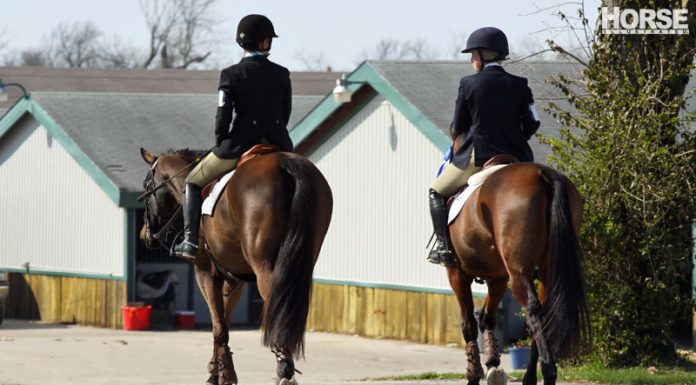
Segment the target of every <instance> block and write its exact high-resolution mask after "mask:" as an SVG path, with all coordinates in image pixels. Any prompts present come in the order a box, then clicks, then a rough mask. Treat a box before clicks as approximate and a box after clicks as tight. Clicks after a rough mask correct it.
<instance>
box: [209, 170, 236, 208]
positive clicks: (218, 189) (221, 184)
mask: <svg viewBox="0 0 696 385" xmlns="http://www.w3.org/2000/svg"><path fill="white" fill-rule="evenodd" d="M232 174H234V170H232V171H230V172H228V173H227V174H225V176H223V177H222V178H220V181H218V182H217V183H216V184H215V186H213V189H212V190H210V194H209V195H208V197H207V198H205V200H204V201H203V206H201V214H204V215H210V216H212V215H213V211H214V210H215V204H216V203H217V201H218V199H219V198H220V193H222V190H224V189H225V186H227V182H229V181H230V178H232Z"/></svg>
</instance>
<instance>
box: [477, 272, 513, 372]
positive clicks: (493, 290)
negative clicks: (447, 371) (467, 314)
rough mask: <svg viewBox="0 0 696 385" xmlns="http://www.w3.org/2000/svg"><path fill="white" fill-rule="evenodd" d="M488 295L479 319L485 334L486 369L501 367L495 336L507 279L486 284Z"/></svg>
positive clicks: (484, 354) (484, 353)
mask: <svg viewBox="0 0 696 385" xmlns="http://www.w3.org/2000/svg"><path fill="white" fill-rule="evenodd" d="M486 284H487V286H488V295H487V296H486V302H485V303H484V305H483V309H482V311H481V315H480V317H479V320H478V321H479V330H481V333H483V363H484V365H486V368H488V369H490V368H493V367H496V368H497V367H498V366H500V352H499V347H498V338H497V337H496V336H495V327H496V319H497V314H498V305H500V301H502V300H503V296H505V289H506V287H507V278H499V279H492V280H488V281H487V282H486Z"/></svg>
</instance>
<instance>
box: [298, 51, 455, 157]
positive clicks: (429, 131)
mask: <svg viewBox="0 0 696 385" xmlns="http://www.w3.org/2000/svg"><path fill="white" fill-rule="evenodd" d="M347 79H348V80H349V81H350V82H354V83H353V84H349V86H348V87H349V88H350V90H351V91H352V92H353V93H356V92H358V91H359V90H360V89H361V88H362V87H365V86H369V87H370V88H372V89H374V90H375V91H376V92H378V93H379V94H380V95H382V96H383V97H384V98H385V99H386V100H388V101H389V102H390V103H391V104H392V105H394V107H396V108H397V110H399V112H400V113H401V114H403V115H404V116H405V117H406V119H408V120H409V121H410V122H411V123H412V124H413V125H414V126H415V127H417V128H418V130H419V131H421V132H422V133H423V134H424V135H425V136H426V137H428V139H429V140H430V141H431V142H432V143H433V144H434V145H435V146H437V147H438V148H440V149H441V150H443V151H444V150H445V149H446V148H447V147H449V145H450V140H449V138H448V137H447V136H446V135H445V134H444V133H443V132H442V131H441V130H440V129H438V127H437V126H436V125H435V124H434V123H433V122H432V120H430V119H428V118H427V117H426V116H425V115H423V113H422V112H421V111H420V110H419V109H418V108H416V106H415V105H414V104H413V103H412V102H411V101H410V100H409V99H408V98H406V97H405V96H404V95H402V94H401V92H400V90H398V89H397V88H395V87H394V86H393V85H392V84H391V83H390V82H389V81H388V80H387V79H386V78H385V77H384V76H383V75H382V74H381V73H380V72H379V71H377V69H376V68H375V66H374V65H373V63H372V62H369V61H366V62H363V63H362V64H360V66H358V68H357V69H356V70H355V71H353V72H352V73H351V74H350V75H349V76H348V77H347ZM351 104H352V106H348V107H346V106H342V105H341V104H339V103H337V102H336V101H334V99H333V96H332V94H329V95H327V96H326V97H325V98H324V100H322V101H321V102H320V103H319V104H318V105H317V106H316V107H315V108H314V109H313V110H312V111H310V112H309V113H308V114H307V115H305V117H304V118H303V119H302V120H301V121H300V122H299V123H298V124H297V125H296V126H295V128H294V129H293V130H292V131H291V132H290V137H291V139H292V141H293V143H294V144H295V146H298V145H299V144H301V143H302V142H303V141H304V140H306V139H307V138H308V137H309V136H310V135H311V134H312V133H313V132H314V130H315V129H316V128H317V127H319V126H320V125H321V123H322V122H324V121H326V120H328V119H330V118H331V117H332V116H334V115H335V114H337V113H339V111H340V109H342V108H359V106H360V105H361V104H360V103H356V102H351ZM339 124H342V123H339Z"/></svg>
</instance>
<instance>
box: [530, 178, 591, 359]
mask: <svg viewBox="0 0 696 385" xmlns="http://www.w3.org/2000/svg"><path fill="white" fill-rule="evenodd" d="M542 175H543V178H544V180H545V181H546V183H547V184H548V191H549V241H548V256H549V271H548V287H547V298H546V302H545V303H544V305H543V317H542V320H543V321H542V329H543V332H544V335H545V336H546V340H547V341H548V344H549V348H550V349H551V351H552V353H553V354H554V355H555V356H556V357H560V358H563V357H569V356H571V355H574V354H576V353H579V352H581V351H584V350H585V348H587V347H588V346H589V344H590V340H591V334H590V318H589V310H588V306H587V296H586V294H585V281H584V278H583V274H582V266H581V262H582V250H581V248H580V244H579V242H578V238H577V236H576V235H575V231H574V229H573V222H572V215H571V209H570V200H569V198H568V190H567V187H566V181H565V180H564V178H563V176H562V175H561V174H560V173H558V172H557V171H555V170H551V169H542Z"/></svg>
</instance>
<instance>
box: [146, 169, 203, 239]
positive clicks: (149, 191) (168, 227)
mask: <svg viewBox="0 0 696 385" xmlns="http://www.w3.org/2000/svg"><path fill="white" fill-rule="evenodd" d="M199 159H200V158H197V159H195V160H193V161H192V162H191V163H189V164H187V165H186V166H184V167H183V168H181V169H180V170H179V171H177V172H176V173H175V174H174V175H172V176H171V177H169V178H167V179H165V178H163V177H162V176H159V178H160V179H162V182H161V183H160V184H156V183H155V176H157V171H156V167H157V163H158V162H159V160H160V158H157V160H155V161H154V162H153V163H152V166H150V171H148V173H147V176H146V177H145V192H144V193H142V194H141V195H140V196H139V197H138V201H141V202H144V203H145V217H144V221H145V229H146V231H147V234H148V235H150V234H151V236H152V238H154V239H156V240H157V241H159V242H160V244H162V245H163V246H165V247H166V248H168V249H171V248H172V247H173V246H174V241H175V240H176V236H177V235H178V233H179V232H175V231H174V229H173V226H174V224H175V223H176V222H177V221H178V219H179V218H180V217H181V214H182V209H183V206H182V205H181V204H179V207H178V208H177V209H176V211H175V212H174V214H173V215H172V216H171V218H169V220H168V221H167V223H165V224H164V226H162V228H161V229H160V230H159V231H158V232H157V233H153V230H152V224H151V223H150V220H149V218H150V199H151V198H152V196H153V195H154V194H155V193H156V192H157V190H159V189H161V188H162V187H164V186H166V185H168V184H171V182H172V180H174V178H176V177H177V176H179V175H181V174H182V173H183V172H184V171H186V170H187V169H189V168H190V167H191V166H193V165H194V164H196V163H197V162H198V160H199ZM172 232H174V233H175V234H174V237H172V241H171V245H168V244H167V240H168V239H169V238H170V237H169V235H170V234H171V233H172Z"/></svg>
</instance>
